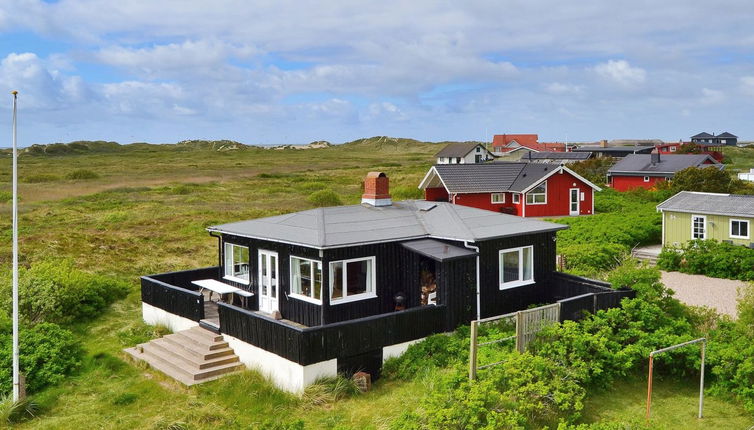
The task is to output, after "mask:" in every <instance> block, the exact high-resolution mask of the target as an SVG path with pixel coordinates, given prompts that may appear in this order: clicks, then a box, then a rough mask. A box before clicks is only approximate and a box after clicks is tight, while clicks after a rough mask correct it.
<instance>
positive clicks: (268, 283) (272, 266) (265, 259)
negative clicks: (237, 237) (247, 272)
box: [258, 249, 278, 313]
mask: <svg viewBox="0 0 754 430" xmlns="http://www.w3.org/2000/svg"><path fill="white" fill-rule="evenodd" d="M258 267H259V310H260V311H262V312H267V313H271V312H273V311H276V310H278V253H277V252H273V251H265V250H262V249H260V250H259V266H258Z"/></svg>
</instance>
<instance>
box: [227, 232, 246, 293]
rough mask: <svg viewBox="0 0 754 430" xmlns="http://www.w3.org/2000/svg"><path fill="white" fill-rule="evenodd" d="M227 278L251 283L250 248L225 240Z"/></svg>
mask: <svg viewBox="0 0 754 430" xmlns="http://www.w3.org/2000/svg"><path fill="white" fill-rule="evenodd" d="M224 254H225V272H224V277H225V279H230V280H231V281H236V282H242V283H244V284H248V283H249V248H248V247H246V246H241V245H236V244H234V243H228V242H225V251H224Z"/></svg>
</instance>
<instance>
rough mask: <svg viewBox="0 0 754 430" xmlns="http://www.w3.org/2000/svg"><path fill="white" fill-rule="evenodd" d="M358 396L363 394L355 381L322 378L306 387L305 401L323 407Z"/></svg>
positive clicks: (343, 377) (341, 377) (344, 378)
mask: <svg viewBox="0 0 754 430" xmlns="http://www.w3.org/2000/svg"><path fill="white" fill-rule="evenodd" d="M358 394H361V390H360V389H359V386H358V385H357V384H356V382H355V381H354V380H353V379H351V378H346V377H345V376H343V375H338V376H336V377H331V378H321V379H319V380H317V381H316V382H315V383H314V384H312V385H309V386H308V387H306V389H305V390H304V395H303V400H304V402H305V403H307V404H308V405H310V406H321V405H325V404H332V403H335V402H337V401H338V400H342V399H346V398H348V397H352V396H355V395H358Z"/></svg>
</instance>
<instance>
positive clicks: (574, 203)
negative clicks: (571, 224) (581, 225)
mask: <svg viewBox="0 0 754 430" xmlns="http://www.w3.org/2000/svg"><path fill="white" fill-rule="evenodd" d="M569 192H570V194H571V198H570V202H571V203H570V206H569V211H568V215H578V214H579V194H580V192H579V189H578V188H571V189H570V191H569Z"/></svg>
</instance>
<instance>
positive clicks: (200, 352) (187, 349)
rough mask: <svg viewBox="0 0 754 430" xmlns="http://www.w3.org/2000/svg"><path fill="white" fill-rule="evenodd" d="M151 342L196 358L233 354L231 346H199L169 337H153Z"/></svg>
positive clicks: (212, 357) (204, 358)
mask: <svg viewBox="0 0 754 430" xmlns="http://www.w3.org/2000/svg"><path fill="white" fill-rule="evenodd" d="M158 341H159V342H158ZM152 342H155V343H159V344H160V345H163V346H165V347H166V348H172V349H173V350H175V351H181V352H180V353H181V354H186V355H191V356H192V357H194V358H195V359H197V360H212V359H214V358H219V357H222V356H225V355H233V350H232V349H231V348H220V349H209V348H200V347H198V346H197V345H196V344H194V343H189V344H186V343H182V342H177V341H175V339H173V338H169V337H163V338H160V339H155V340H153V341H152ZM166 344H167V345H166Z"/></svg>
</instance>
